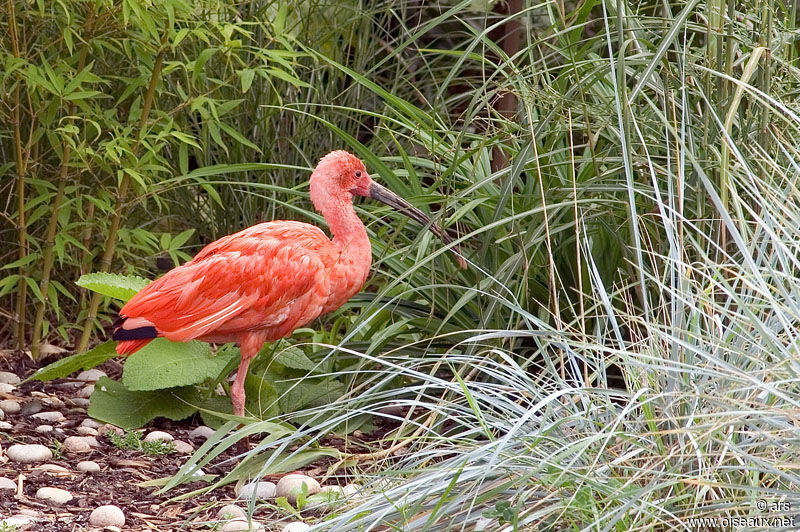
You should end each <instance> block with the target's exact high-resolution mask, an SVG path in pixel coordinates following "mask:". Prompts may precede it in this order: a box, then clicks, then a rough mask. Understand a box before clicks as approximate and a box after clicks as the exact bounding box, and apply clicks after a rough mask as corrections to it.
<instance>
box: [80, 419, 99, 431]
mask: <svg viewBox="0 0 800 532" xmlns="http://www.w3.org/2000/svg"><path fill="white" fill-rule="evenodd" d="M102 426H103V424H102V423H100V422H99V421H95V420H94V419H92V418H90V417H87V418H86V419H84V420H83V421H81V427H89V428H90V429H99V428H100V427H102Z"/></svg>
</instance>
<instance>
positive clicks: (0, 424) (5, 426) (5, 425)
mask: <svg viewBox="0 0 800 532" xmlns="http://www.w3.org/2000/svg"><path fill="white" fill-rule="evenodd" d="M12 428H14V425H12V424H11V423H9V422H8V421H0V430H11V429H12Z"/></svg>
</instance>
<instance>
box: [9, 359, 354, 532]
mask: <svg viewBox="0 0 800 532" xmlns="http://www.w3.org/2000/svg"><path fill="white" fill-rule="evenodd" d="M38 367H39V365H38V364H37V365H34V364H33V363H32V362H31V361H30V360H29V359H27V357H23V356H19V355H16V356H0V371H10V372H13V373H16V374H17V375H19V376H20V377H21V378H23V379H24V378H25V377H26V376H28V375H30V374H31V373H32V372H33V371H35V370H36V369H37V368H38ZM121 367H122V366H121V364H120V363H119V362H118V361H114V360H112V361H109V362H106V363H105V364H104V365H103V366H101V367H100V369H103V370H104V371H105V372H106V373H107V374H108V375H109V376H110V377H112V378H118V377H119V375H120V373H121ZM84 384H85V383H83V382H79V381H77V380H76V379H72V378H65V379H59V380H56V381H52V382H46V383H41V382H29V383H25V384H21V385H18V386H17V388H16V389H15V390H14V391H13V393H11V394H7V393H2V392H0V400H2V399H13V400H16V401H19V402H20V404H25V402H27V401H31V400H33V399H38V400H39V401H41V402H42V403H44V404H45V406H44V410H58V411H60V412H61V413H62V414H63V415H64V416H65V417H66V421H63V422H60V423H54V424H53V425H54V426H55V427H56V429H61V431H58V430H54V431H52V432H47V433H42V432H38V431H37V430H36V428H37V426H39V425H40V424H42V422H41V421H38V420H35V419H33V418H31V417H30V415H26V414H25V413H24V410H23V411H22V412H19V413H17V414H7V415H6V416H5V421H6V422H8V423H10V424H11V425H12V428H11V429H10V430H3V431H0V445H1V446H2V447H3V450H4V451H5V450H7V449H8V447H9V446H10V445H13V444H15V443H26V444H31V443H37V444H42V445H45V446H47V447H50V448H51V449H58V443H57V442H60V441H63V440H64V439H65V438H66V437H67V436H74V435H78V434H77V432H76V430H77V428H78V427H79V426H80V424H81V423H82V422H83V421H84V420H85V419H86V418H87V414H86V410H85V408H82V407H79V406H75V405H74V404H71V398H72V397H74V396H75V393H76V392H77V390H79V389H80V388H81V387H82V386H83V385H84ZM201 424H202V421H201V420H200V418H199V416H196V417H190V418H188V419H186V420H182V421H179V422H173V421H169V420H165V419H157V420H155V421H154V422H152V423H151V424H150V425H148V426H147V427H146V430H147V431H150V430H163V431H165V432H168V433H170V434H172V435H173V436H174V437H175V439H179V440H184V441H187V442H190V443H192V444H193V446H194V447H195V449H196V448H197V447H199V446H200V445H201V444H202V440H200V441H198V440H192V439H191V438H190V436H189V433H190V432H191V430H192V429H194V428H196V427H197V426H198V425H201ZM97 440H98V442H99V444H100V445H99V447H96V448H94V449H93V450H92V451H91V452H90V453H82V454H72V453H59V452H56V454H55V456H54V457H53V459H52V460H48V461H46V462H41V463H34V464H20V463H15V462H11V461H10V460H8V458H7V457H6V456H5V455H4V454H0V477H6V478H9V479H11V480H13V481H14V482H15V483H16V484H17V491H16V493H14V492H12V491H11V490H3V491H0V520H2V519H3V518H7V517H9V516H12V515H15V514H20V513H23V514H27V515H34V516H35V517H36V521H35V523H34V524H31V525H26V526H25V527H22V528H20V530H42V531H48V532H62V531H63V532H67V531H70V532H73V531H83V530H99V529H93V528H92V527H91V526H90V525H89V515H90V513H91V511H92V510H93V509H94V508H96V507H98V506H100V505H106V504H114V505H116V506H118V507H120V508H121V509H122V510H123V512H124V514H125V516H126V524H125V526H124V528H123V529H122V530H157V531H163V532H167V531H178V530H219V529H220V527H221V525H220V523H219V522H218V521H217V520H216V515H217V512H218V510H219V508H221V507H222V506H223V505H225V504H229V503H232V502H235V499H236V496H235V493H234V489H233V485H228V486H225V487H223V488H219V489H217V490H215V491H213V492H211V493H206V494H203V495H197V496H193V497H192V498H191V499H189V500H185V501H175V500H172V498H174V497H176V496H178V495H180V494H182V493H187V492H189V491H192V490H195V489H198V488H200V487H203V486H205V484H204V483H200V482H195V483H190V484H185V485H182V486H179V487H178V488H175V489H173V490H171V491H170V492H169V493H167V494H165V495H156V494H155V491H156V488H153V487H144V486H142V483H143V482H146V481H149V480H153V479H157V478H162V477H166V476H169V475H173V474H175V473H176V472H177V471H178V469H179V468H180V466H181V465H182V464H183V463H184V461H185V460H186V459H187V457H188V455H180V454H177V453H172V454H169V455H162V456H148V455H146V454H144V453H142V452H140V451H126V450H121V449H119V448H117V447H115V446H114V445H112V444H111V443H110V441H109V440H108V439H107V438H106V437H104V436H102V435H101V436H98V437H97ZM251 443H252V442H251ZM326 443H330V444H334V445H336V444H337V443H339V442H336V441H333V440H332V441H331V442H326ZM230 459H231V452H228V453H225V454H223V455H221V456H220V457H219V458H218V459H216V460H215V461H214V462H213V463H212V464H209V465H208V466H204V467H203V470H204V472H205V473H207V474H224V473H226V472H228V471H230V470H231V469H232V468H233V465H234V464H233V462H231V461H230ZM83 460H92V461H95V462H97V463H98V464H99V465H100V471H97V472H92V473H88V472H87V473H85V472H81V471H79V470H78V469H76V465H77V463H78V462H80V461H83ZM43 464H56V465H59V466H62V467H64V468H66V469H67V472H62V473H61V474H53V473H52V472H48V471H46V470H45V468H43V467H42V465H43ZM326 466H327V464H326V463H324V462H320V463H319V464H312V465H310V466H309V467H308V468H307V469H306V470H304V471H302V472H304V473H306V474H309V475H310V476H319V475H320V473H323V472H324V471H325V467H326ZM278 478H279V477H274V478H273V477H265V478H264V479H263V480H271V481H273V482H277V480H278ZM346 480H347V479H346V477H343V478H342V479H338V480H337V481H336V482H339V483H341V484H344V482H346ZM329 483H331V482H329ZM44 486H50V487H56V488H63V489H66V490H67V491H69V492H70V493H71V494H72V495H73V497H74V498H73V499H72V501H70V502H69V503H67V504H65V505H63V506H54V505H52V504H50V503H48V502H46V501H42V500H40V499H36V498H35V494H36V491H37V490H38V489H39V488H41V487H44ZM239 505H240V506H242V503H241V501H240V502H239ZM253 517H254V519H257V520H258V521H259V522H261V523H263V524H265V526H266V527H267V530H280V528H281V527H282V526H283V524H285V522H286V520H285V516H282V515H280V513H278V512H276V510H275V508H274V507H268V506H261V507H257V509H256V512H255V513H254V515H253ZM281 519H283V520H282V522H278V521H280V520H281ZM117 530H118V529H117Z"/></svg>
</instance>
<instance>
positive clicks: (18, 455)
mask: <svg viewBox="0 0 800 532" xmlns="http://www.w3.org/2000/svg"><path fill="white" fill-rule="evenodd" d="M6 456H8V458H9V460H11V461H12V462H20V463H23V464H28V463H31V462H44V461H45V460H50V459H51V458H53V452H52V451H51V450H50V449H48V448H47V447H45V446H44V445H38V444H30V445H23V444H17V445H12V446H11V447H9V448H8V449H7V450H6Z"/></svg>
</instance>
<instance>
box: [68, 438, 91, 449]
mask: <svg viewBox="0 0 800 532" xmlns="http://www.w3.org/2000/svg"><path fill="white" fill-rule="evenodd" d="M63 447H64V450H65V451H66V452H68V453H90V452H92V446H91V445H89V442H88V441H87V440H86V438H84V437H81V436H70V437H69V438H67V439H66V440H64V443H63Z"/></svg>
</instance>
